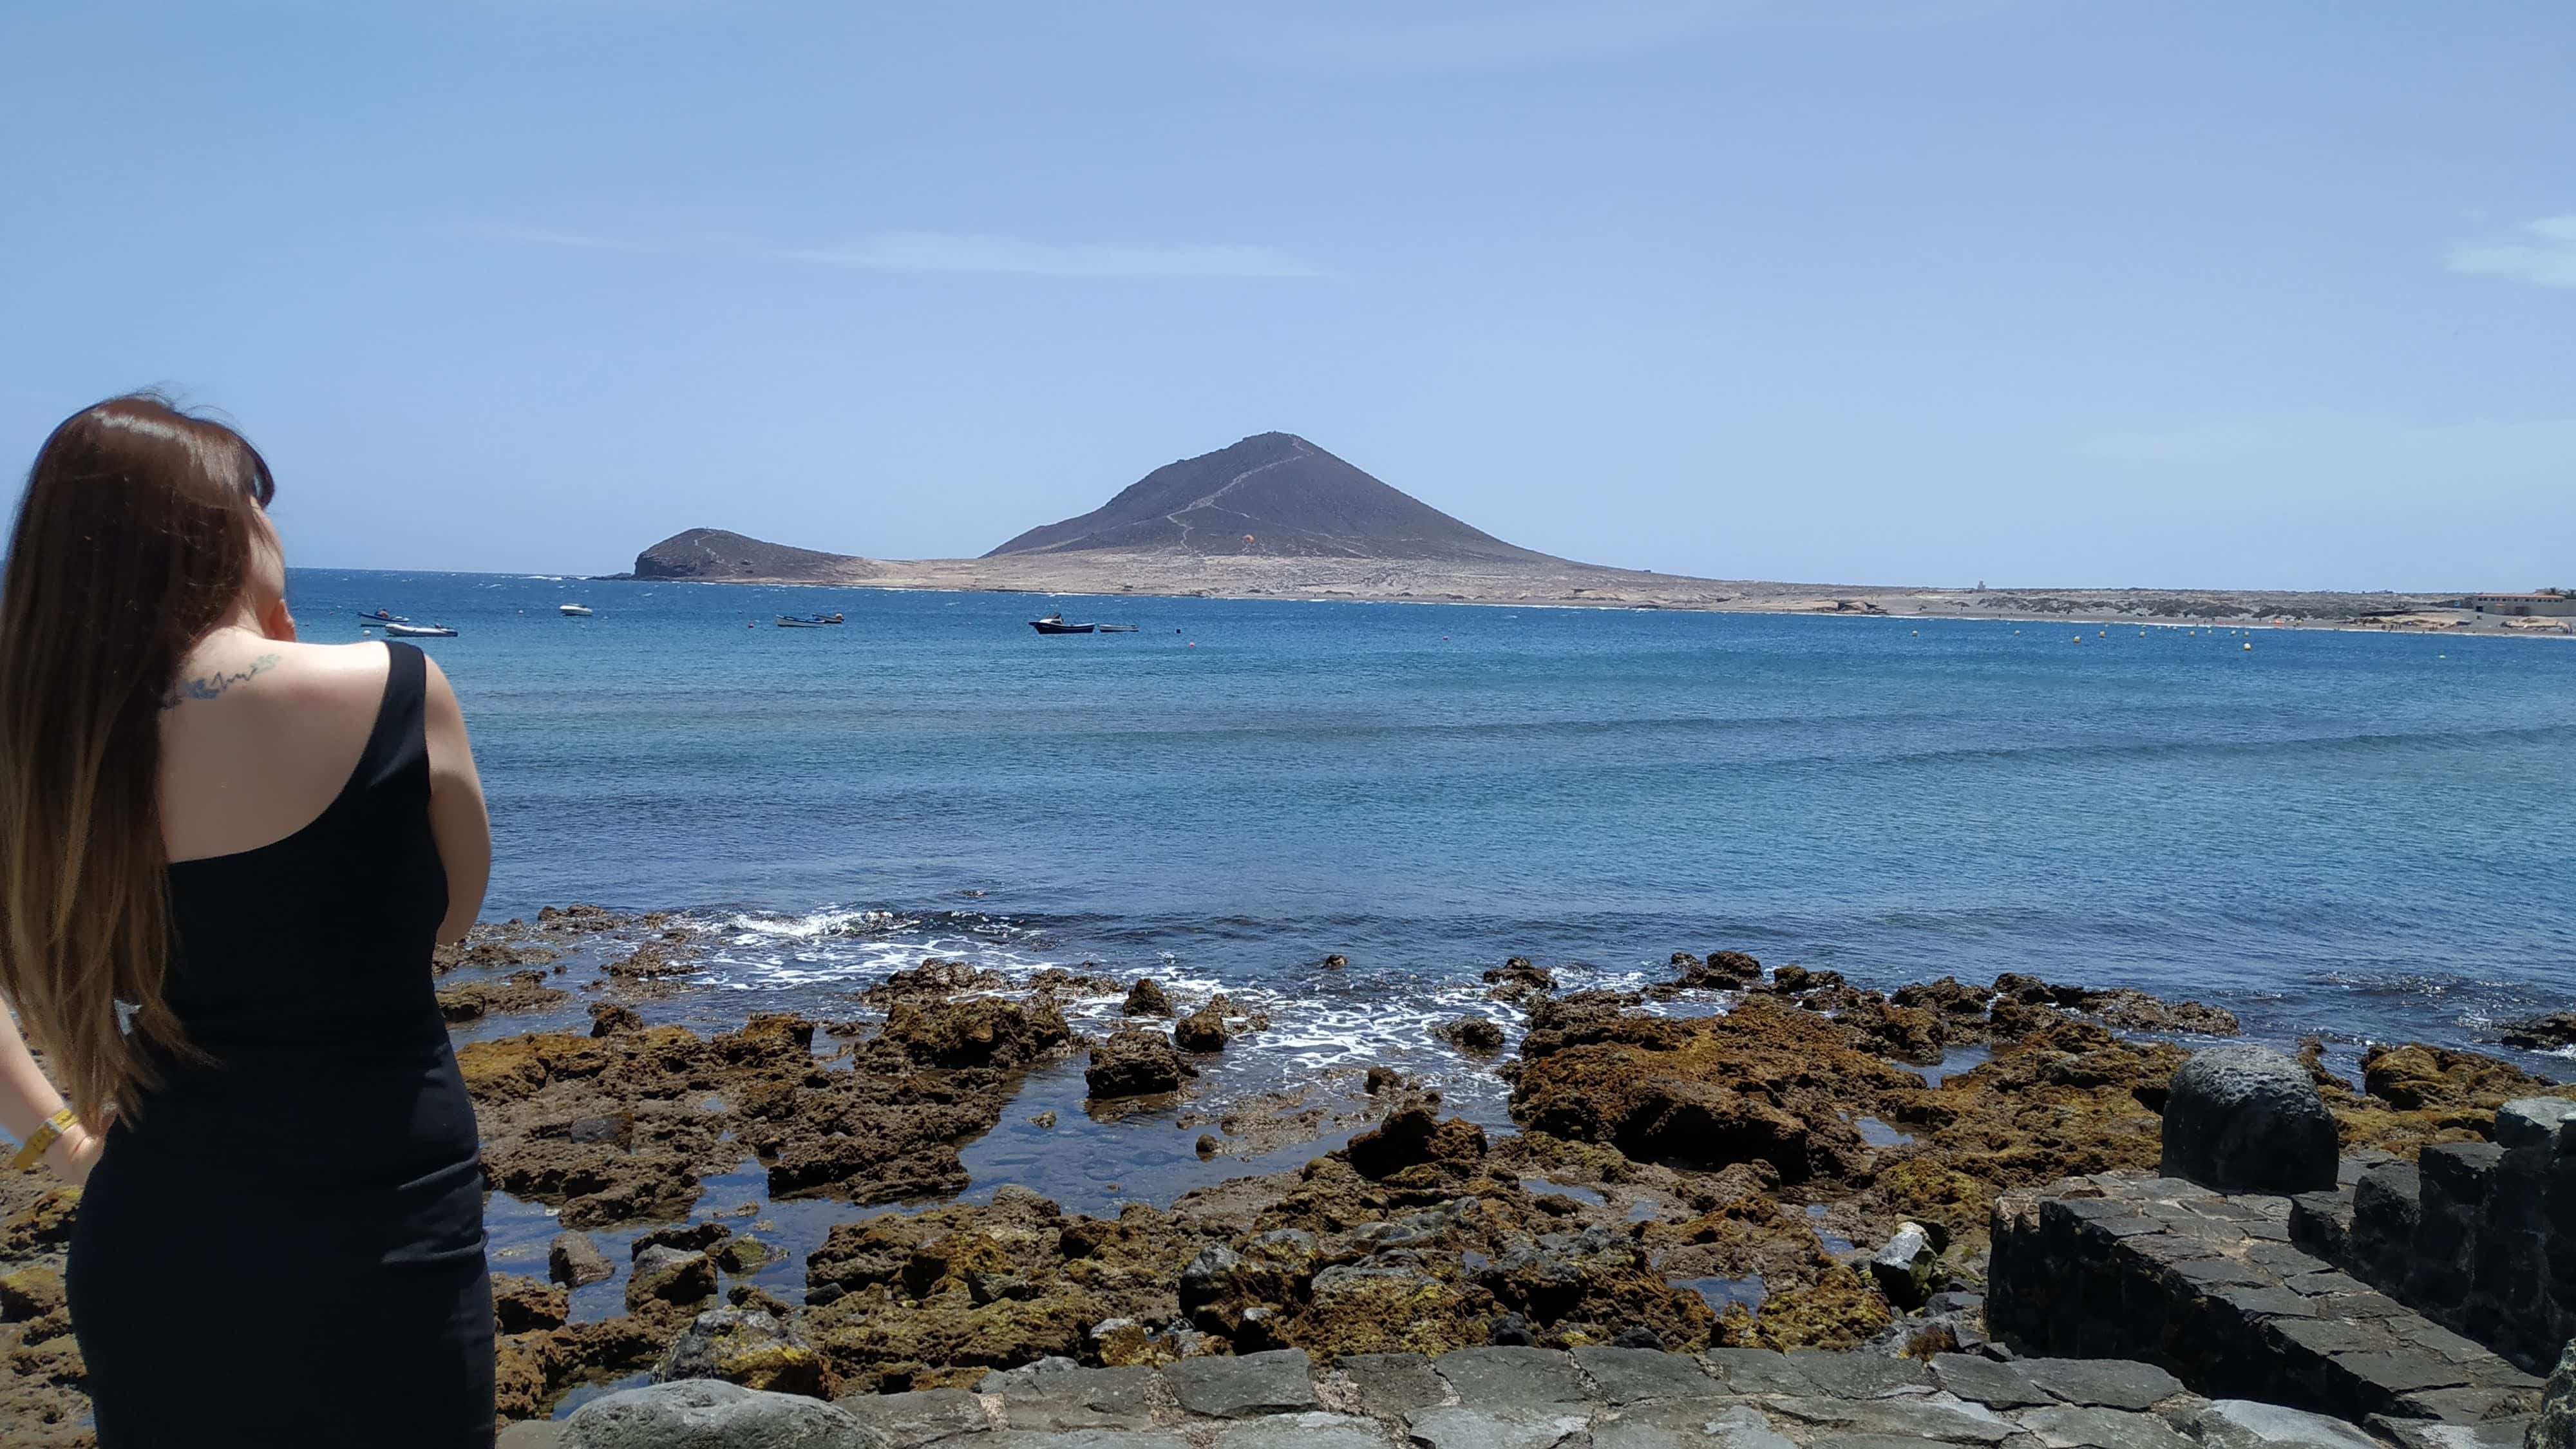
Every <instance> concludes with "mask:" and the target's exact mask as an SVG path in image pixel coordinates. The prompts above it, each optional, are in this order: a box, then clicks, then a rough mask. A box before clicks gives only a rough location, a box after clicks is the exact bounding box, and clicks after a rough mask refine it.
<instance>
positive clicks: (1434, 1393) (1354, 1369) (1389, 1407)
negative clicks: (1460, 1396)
mask: <svg viewBox="0 0 2576 1449" xmlns="http://www.w3.org/2000/svg"><path fill="white" fill-rule="evenodd" d="M1335 1367H1337V1368H1339V1369H1340V1370H1341V1371H1342V1375H1343V1377H1344V1378H1346V1379H1348V1380H1349V1381H1350V1385H1351V1391H1352V1393H1353V1394H1354V1395H1355V1396H1356V1397H1357V1398H1358V1400H1359V1409H1360V1412H1362V1413H1365V1414H1375V1415H1377V1416H1378V1417H1379V1418H1381V1419H1396V1418H1402V1417H1403V1416H1404V1415H1405V1414H1406V1413H1407V1412H1409V1411H1411V1410H1414V1409H1427V1408H1431V1407H1433V1406H1435V1405H1438V1404H1445V1403H1447V1402H1449V1385H1448V1382H1447V1381H1446V1380H1444V1379H1442V1378H1441V1377H1440V1375H1438V1374H1436V1373H1433V1372H1432V1371H1431V1360H1429V1359H1427V1358H1424V1357H1423V1356H1422V1355H1420V1354H1418V1353H1346V1354H1344V1355H1342V1356H1341V1358H1340V1359H1339V1360H1337V1361H1336V1363H1335Z"/></svg>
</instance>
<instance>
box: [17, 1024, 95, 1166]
mask: <svg viewBox="0 0 2576 1449" xmlns="http://www.w3.org/2000/svg"><path fill="white" fill-rule="evenodd" d="M0 1016H4V1017H7V1018H8V1025H7V1026H6V1027H5V1028H0V1128H6V1129H8V1132H9V1136H10V1137H11V1138H12V1139H13V1140H15V1141H19V1142H24V1141H26V1140H27V1136H28V1134H29V1133H32V1132H34V1131H35V1130H36V1129H37V1128H38V1127H41V1126H43V1125H44V1122H45V1119H46V1118H48V1117H51V1116H53V1115H54V1114H55V1113H56V1112H59V1111H61V1110H62V1109H63V1094H62V1093H60V1092H57V1091H55V1090H54V1084H53V1083H52V1082H49V1081H47V1080H45V1074H44V1072H43V1071H42V1070H41V1069H40V1068H38V1067H37V1065H36V1058H35V1055H34V1054H33V1053H31V1052H29V1051H28V1050H27V1039H26V1038H25V1037H24V1036H22V1035H20V1033H19V1031H18V1021H17V1018H16V1017H15V1016H14V1015H11V1014H10V1013H9V1012H7V1011H6V1010H5V1009H0ZM101 1145H102V1141H101V1139H100V1138H99V1137H98V1136H97V1134H95V1133H92V1132H90V1131H89V1130H87V1128H86V1127H85V1126H81V1127H74V1128H72V1129H71V1130H70V1131H69V1132H66V1133H64V1134H63V1135H62V1136H61V1137H60V1138H57V1139H56V1140H55V1142H54V1145H53V1146H52V1147H50V1148H47V1149H46V1151H45V1165H46V1166H47V1167H50V1168H52V1169H53V1170H54V1171H56V1172H58V1173H60V1174H62V1175H63V1176H64V1177H66V1178H69V1179H70V1180H71V1181H73V1182H76V1183H77V1182H83V1181H86V1180H87V1179H88V1177H89V1169H90V1164H91V1163H94V1162H96V1161H98V1151H99V1148H100V1146H101Z"/></svg>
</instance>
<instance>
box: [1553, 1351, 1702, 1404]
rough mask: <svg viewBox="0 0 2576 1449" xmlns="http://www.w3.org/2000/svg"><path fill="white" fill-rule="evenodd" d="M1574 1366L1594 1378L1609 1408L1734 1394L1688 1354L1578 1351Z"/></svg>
mask: <svg viewBox="0 0 2576 1449" xmlns="http://www.w3.org/2000/svg"><path fill="white" fill-rule="evenodd" d="M1574 1364H1575V1367H1577V1368H1580V1369H1581V1370H1583V1371H1584V1372H1585V1373H1586V1374H1589V1375H1590V1376H1591V1378H1592V1382H1593V1383H1594V1384H1595V1385H1597V1386H1598V1387H1599V1389H1600V1393H1599V1395H1598V1397H1599V1398H1600V1400H1601V1402H1603V1403H1605V1404H1642V1403H1650V1402H1652V1401H1654V1400H1657V1399H1713V1398H1717V1397H1719V1396H1720V1395H1723V1394H1726V1393H1728V1392H1730V1390H1729V1389H1728V1387H1727V1386H1726V1385H1725V1384H1722V1383H1719V1382H1718V1381H1717V1380H1716V1379H1714V1378H1711V1377H1709V1374H1708V1371H1707V1370H1706V1369H1703V1368H1701V1367H1700V1364H1699V1360H1697V1359H1695V1358H1692V1357H1690V1356H1689V1355H1688V1354H1679V1353H1665V1352H1663V1351H1661V1350H1659V1349H1652V1348H1578V1349H1576V1350H1575V1351H1574Z"/></svg>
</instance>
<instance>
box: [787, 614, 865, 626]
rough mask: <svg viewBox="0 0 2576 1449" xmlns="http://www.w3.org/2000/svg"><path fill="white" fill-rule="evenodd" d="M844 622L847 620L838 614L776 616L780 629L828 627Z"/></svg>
mask: <svg viewBox="0 0 2576 1449" xmlns="http://www.w3.org/2000/svg"><path fill="white" fill-rule="evenodd" d="M846 622H848V621H846V620H844V619H843V618H842V617H841V616H840V615H838V614H807V615H804V616H802V617H801V618H800V617H799V616H797V615H794V614H781V615H779V616H778V627H779V628H781V629H829V628H831V627H833V626H834V625H836V624H842V623H846Z"/></svg>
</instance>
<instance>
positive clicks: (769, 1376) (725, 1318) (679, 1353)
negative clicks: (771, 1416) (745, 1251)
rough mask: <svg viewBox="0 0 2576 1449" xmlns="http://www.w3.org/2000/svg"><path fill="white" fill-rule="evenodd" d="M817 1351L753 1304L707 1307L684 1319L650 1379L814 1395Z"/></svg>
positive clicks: (818, 1388)
mask: <svg viewBox="0 0 2576 1449" xmlns="http://www.w3.org/2000/svg"><path fill="white" fill-rule="evenodd" d="M826 1378H827V1375H826V1374H825V1372H824V1368H823V1359H822V1356H821V1355H819V1354H817V1353H815V1352H814V1350H813V1348H812V1347H811V1346H809V1345H808V1344H807V1343H806V1342H805V1340H804V1339H802V1338H800V1337H798V1336H797V1335H796V1333H795V1331H794V1330H792V1329H790V1328H788V1327H787V1326H786V1325H784V1324H782V1323H780V1322H779V1321H778V1319H777V1318H775V1317H773V1316H772V1315H770V1314H769V1313H767V1312H764V1311H762V1310H760V1309H757V1308H710V1309H708V1310H707V1311H706V1312H704V1313H701V1314H699V1315H698V1316H697V1317H696V1318H694V1319H691V1320H690V1321H689V1326H688V1327H687V1328H685V1329H683V1330H681V1332H680V1335H679V1337H677V1338H675V1339H673V1340H672V1341H671V1347H670V1349H669V1350H668V1351H667V1352H665V1353H664V1354H663V1355H662V1360H661V1362H659V1363H657V1364H655V1365H654V1366H653V1382H655V1383H657V1384H667V1383H676V1382H680V1381H682V1380H687V1379H720V1380H723V1381H725V1382H727V1383H734V1384H741V1385H742V1386H744V1387H746V1388H751V1389H759V1390H762V1391H764V1392H769V1393H784V1394H804V1395H808V1396H816V1397H819V1396H820V1395H821V1394H822V1392H823V1389H824V1386H825V1380H826Z"/></svg>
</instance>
